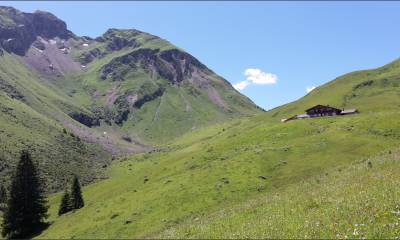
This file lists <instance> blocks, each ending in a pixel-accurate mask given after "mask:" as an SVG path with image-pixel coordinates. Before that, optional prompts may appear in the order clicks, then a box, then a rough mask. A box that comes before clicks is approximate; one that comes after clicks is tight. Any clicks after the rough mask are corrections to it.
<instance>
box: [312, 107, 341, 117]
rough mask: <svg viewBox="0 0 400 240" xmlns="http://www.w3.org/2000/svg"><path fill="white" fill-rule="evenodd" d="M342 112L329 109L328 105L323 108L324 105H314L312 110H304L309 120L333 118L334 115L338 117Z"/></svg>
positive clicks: (332, 108)
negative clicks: (324, 117) (325, 117)
mask: <svg viewBox="0 0 400 240" xmlns="http://www.w3.org/2000/svg"><path fill="white" fill-rule="evenodd" d="M341 112H342V110H340V109H337V108H334V107H330V106H329V105H327V106H324V105H316V106H314V107H312V108H309V109H307V110H306V114H307V115H308V116H310V117H311V118H313V117H323V116H335V115H340V113H341Z"/></svg>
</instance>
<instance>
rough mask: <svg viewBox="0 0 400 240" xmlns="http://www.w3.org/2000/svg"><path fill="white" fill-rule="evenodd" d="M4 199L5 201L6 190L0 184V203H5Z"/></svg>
mask: <svg viewBox="0 0 400 240" xmlns="http://www.w3.org/2000/svg"><path fill="white" fill-rule="evenodd" d="M6 201H7V190H6V188H5V187H4V186H3V185H1V187H0V204H2V203H6Z"/></svg>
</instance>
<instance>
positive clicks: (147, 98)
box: [134, 88, 165, 108]
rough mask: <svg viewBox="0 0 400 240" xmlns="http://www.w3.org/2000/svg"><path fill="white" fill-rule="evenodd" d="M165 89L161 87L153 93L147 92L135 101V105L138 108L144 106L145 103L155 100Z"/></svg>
mask: <svg viewBox="0 0 400 240" xmlns="http://www.w3.org/2000/svg"><path fill="white" fill-rule="evenodd" d="M164 91H165V89H164V88H159V89H157V90H156V91H155V92H153V93H151V94H146V95H144V96H143V97H141V98H140V99H138V100H137V101H136V102H135V103H134V106H135V107H136V108H141V107H142V106H143V104H145V103H146V102H150V101H153V100H154V99H156V98H158V97H161V96H162V95H163V94H164Z"/></svg>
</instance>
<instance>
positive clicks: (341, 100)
mask: <svg viewBox="0 0 400 240" xmlns="http://www.w3.org/2000/svg"><path fill="white" fill-rule="evenodd" d="M0 47H1V48H0V55H1V56H0V112H1V113H0V159H1V161H0V176H1V184H2V185H8V184H9V182H10V178H11V176H12V172H13V171H14V169H15V166H16V164H17V161H18V157H19V154H20V152H21V150H29V151H30V152H31V154H32V158H33V159H34V160H35V162H36V163H37V165H38V168H39V169H40V175H41V177H42V178H43V181H44V186H45V187H46V189H47V194H48V200H49V205H50V209H49V213H50V214H49V218H48V222H49V223H50V225H49V227H48V228H47V229H46V230H44V231H43V232H42V233H41V234H40V235H39V236H38V238H43V239H65V238H84V239H89V238H90V239H92V238H102V239H104V238H113V239H116V238H157V239H159V238H173V239H177V238H196V239H198V238H207V239H209V238H210V239H211V238H213V239H214V238H224V239H226V238H348V237H349V238H396V237H399V236H400V226H399V224H400V188H399V185H400V171H399V169H400V151H399V149H398V146H399V144H400V121H398V119H399V117H400V61H394V62H392V63H389V64H387V65H385V66H383V67H380V68H377V69H371V70H365V71H356V72H352V73H349V74H346V75H343V76H340V77H338V78H336V79H334V80H332V81H330V82H328V83H326V84H324V85H322V86H319V87H317V88H316V89H315V90H313V91H311V92H310V93H309V94H307V95H306V96H305V97H303V98H301V99H299V100H297V101H295V102H292V103H289V104H286V105H283V106H280V107H278V108H275V109H272V110H270V111H267V112H266V111H264V110H263V109H261V108H260V107H258V106H256V105H255V104H254V103H253V102H252V101H251V100H250V99H249V98H247V97H246V96H244V95H242V94H240V93H239V92H237V91H236V90H235V89H234V88H233V87H232V86H231V84H230V83H229V82H228V81H226V80H225V79H223V78H222V77H220V76H218V75H217V74H216V73H214V72H213V71H212V70H211V69H209V68H208V67H207V66H206V65H204V64H203V63H201V62H200V61H198V60H197V59H196V58H195V57H193V56H192V55H190V54H189V53H187V52H185V51H184V50H182V49H180V48H179V47H176V46H174V45H173V44H171V43H169V42H168V41H167V40H164V39H161V38H159V37H157V36H153V35H151V34H149V33H145V32H141V31H139V30H135V29H109V30H107V31H106V32H105V33H104V34H103V35H101V36H99V37H97V38H94V39H93V38H90V37H86V36H77V35H75V34H74V33H72V32H71V31H69V30H68V29H67V26H66V24H65V23H64V22H63V21H62V20H60V19H58V18H57V17H56V16H54V15H52V14H51V13H48V12H43V11H36V12H34V13H24V12H21V11H19V10H16V9H14V8H11V7H0ZM318 104H323V105H330V106H335V107H337V108H339V109H343V108H357V109H358V111H359V114H353V115H348V116H329V117H320V118H310V119H304V120H300V119H299V120H293V121H288V122H285V123H283V122H281V119H284V118H288V117H291V116H294V115H296V114H302V113H303V112H304V110H305V109H308V108H310V107H313V106H315V105H318ZM73 174H74V175H76V176H78V177H79V179H80V180H81V182H82V183H83V185H84V187H83V189H82V191H83V197H84V199H85V206H84V207H83V208H81V209H79V210H75V211H72V212H69V213H67V214H64V215H62V216H58V215H57V211H58V207H59V203H60V200H61V195H62V194H61V191H62V190H63V188H64V186H65V185H66V184H67V183H68V181H69V180H70V177H71V175H73ZM0 216H1V213H0Z"/></svg>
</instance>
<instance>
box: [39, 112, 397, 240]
mask: <svg viewBox="0 0 400 240" xmlns="http://www.w3.org/2000/svg"><path fill="white" fill-rule="evenodd" d="M398 116H399V114H398V113H385V114H383V113H381V114H365V115H358V116H350V117H335V118H326V119H312V120H306V121H293V122H289V123H286V124H282V123H273V122H271V121H270V120H269V117H265V116H262V117H261V116H260V117H257V118H252V119H249V120H241V121H236V122H235V123H232V124H226V125H219V126H215V127H213V128H207V129H206V130H202V131H199V132H197V133H193V134H190V135H187V136H185V137H184V138H183V139H182V140H181V141H180V142H178V143H176V144H173V145H171V146H169V147H166V148H165V149H163V150H161V152H155V153H151V154H144V155H136V156H134V157H133V158H132V159H129V160H126V161H119V162H116V163H115V165H114V167H113V169H112V170H111V172H110V179H108V180H105V181H103V182H100V183H97V184H94V185H91V186H89V187H87V188H86V189H85V191H84V196H85V198H86V201H87V206H85V207H84V208H83V209H81V210H79V211H77V212H75V213H71V214H68V215H66V216H62V217H56V216H55V215H54V213H55V212H56V210H57V207H58V206H57V205H58V202H59V197H58V196H57V197H54V198H53V199H52V203H53V204H52V206H53V207H52V210H51V212H52V213H53V214H52V220H54V221H55V222H54V224H52V225H51V226H50V228H49V229H48V230H47V231H46V232H44V233H43V235H41V237H44V238H58V237H66V238H69V237H73V236H74V237H83V238H96V237H119V238H124V237H126V238H131V237H145V236H149V235H151V236H153V235H154V234H157V232H160V231H163V230H165V229H168V228H169V227H173V226H176V225H179V224H181V223H184V222H186V221H188V220H190V219H192V220H195V221H196V219H198V218H199V219H200V218H202V217H206V216H208V215H209V214H211V213H213V212H215V211H217V210H219V209H221V208H225V207H228V206H235V205H236V204H238V203H240V202H243V201H245V200H246V199H248V198H254V197H257V196H260V195H268V194H270V193H272V192H276V191H280V190H282V189H285V188H286V187H287V186H288V185H290V184H296V183H298V182H301V181H304V180H307V179H309V178H310V177H313V176H316V175H321V174H325V173H326V172H327V171H329V169H331V168H337V167H341V168H345V167H346V166H347V165H348V164H350V163H352V162H353V161H356V160H360V159H362V158H367V157H368V156H371V155H374V154H377V153H378V152H380V151H382V150H388V149H392V148H395V147H396V146H398V144H399V143H400V132H399V131H398V129H400V128H399V127H400V125H399V122H398V121H396V120H395V119H396V118H397V117H398ZM224 129H225V130H224ZM78 219H79V221H80V224H79V225H76V224H74V223H75V222H76V221H78ZM222 231H223V230H222ZM188 236H190V235H188ZM186 237H187V236H186Z"/></svg>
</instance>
